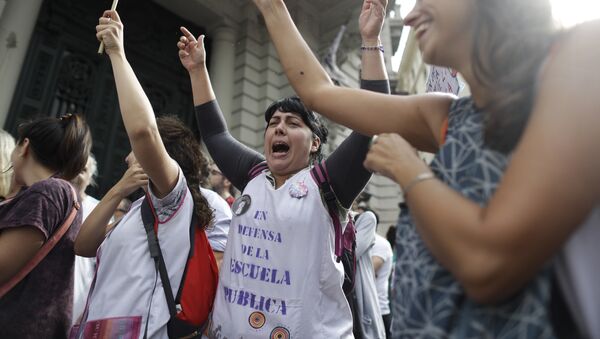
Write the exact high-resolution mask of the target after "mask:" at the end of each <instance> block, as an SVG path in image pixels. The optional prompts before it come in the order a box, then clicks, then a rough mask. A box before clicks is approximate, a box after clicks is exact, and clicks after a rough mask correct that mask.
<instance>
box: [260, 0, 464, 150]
mask: <svg viewBox="0 0 600 339" xmlns="http://www.w3.org/2000/svg"><path fill="white" fill-rule="evenodd" d="M373 1H374V0H373ZM378 1H380V0H378ZM365 2H372V1H371V0H365ZM254 3H255V4H256V6H257V7H258V9H259V10H260V11H261V13H262V14H263V16H264V18H265V23H266V25H267V29H268V30H269V34H270V35H271V39H272V41H273V43H274V45H275V47H276V49H277V53H278V54H279V59H280V62H281V64H282V66H283V69H284V71H285V74H286V75H287V77H288V79H289V81H290V83H291V85H292V86H293V87H294V90H295V91H296V93H297V94H298V95H299V96H300V98H301V99H302V101H303V102H304V103H305V104H306V105H307V106H308V107H310V108H311V109H313V110H315V111H317V112H319V113H321V114H323V115H324V116H326V117H328V118H329V119H331V120H333V121H335V122H337V123H340V124H342V125H345V126H347V127H349V128H351V129H353V130H355V131H358V132H361V133H362V134H365V135H373V134H378V133H384V132H388V133H399V134H400V135H402V136H403V137H405V138H406V139H407V140H408V141H409V142H410V143H411V144H412V145H414V146H415V147H417V148H419V149H421V150H424V151H435V150H437V148H438V146H439V144H440V138H441V135H440V130H441V126H442V124H443V121H444V119H445V118H446V116H447V114H448V109H449V107H450V104H451V102H452V100H453V97H452V96H449V95H443V94H426V95H418V96H390V95H385V94H377V93H372V92H368V91H361V90H356V89H349V88H341V87H336V86H334V85H333V83H332V82H331V80H330V79H329V76H328V75H327V73H326V72H325V70H324V69H323V68H322V67H321V65H320V63H319V62H318V60H317V59H316V57H315V56H314V54H313V53H312V51H311V50H310V47H309V46H308V45H307V44H306V42H305V41H304V39H303V38H302V36H301V35H300V33H299V32H298V30H297V28H296V26H295V25H294V22H293V21H292V18H291V17H290V15H289V13H288V11H287V8H286V6H285V4H284V2H283V0H254Z"/></svg>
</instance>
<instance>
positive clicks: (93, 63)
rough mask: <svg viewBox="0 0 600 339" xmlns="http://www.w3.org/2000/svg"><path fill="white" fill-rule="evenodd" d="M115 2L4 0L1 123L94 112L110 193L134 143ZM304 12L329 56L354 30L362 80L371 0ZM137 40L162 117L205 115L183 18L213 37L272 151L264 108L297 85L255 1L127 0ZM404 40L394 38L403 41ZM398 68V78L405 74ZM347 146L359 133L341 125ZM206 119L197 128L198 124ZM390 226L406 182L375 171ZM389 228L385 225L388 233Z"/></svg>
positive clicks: (230, 109)
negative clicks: (120, 69) (110, 47)
mask: <svg viewBox="0 0 600 339" xmlns="http://www.w3.org/2000/svg"><path fill="white" fill-rule="evenodd" d="M110 4H111V1H110V0H102V1H100V0H99V1H93V2H89V1H76V0H0V88H2V91H0V123H2V126H3V128H4V129H6V130H8V131H10V132H11V133H13V135H14V133H15V131H16V128H17V126H18V124H19V123H20V121H23V120H26V119H29V118H32V117H35V116H43V115H46V116H47V115H53V116H58V115H60V114H63V113H68V112H72V113H81V114H83V115H84V116H85V117H86V119H87V120H88V122H89V123H90V126H91V128H92V133H93V136H94V147H93V153H94V154H95V155H96V158H97V159H98V163H99V166H98V169H99V173H100V176H99V178H98V180H97V181H98V183H99V186H98V187H97V188H95V189H93V190H92V191H91V192H90V193H91V194H92V195H95V196H97V197H100V196H101V195H102V194H103V193H104V192H106V190H107V189H108V188H110V187H111V186H112V185H113V184H114V183H115V182H116V180H117V179H118V178H120V176H121V174H122V173H123V171H124V169H125V166H126V165H125V162H124V158H125V155H126V154H127V153H128V152H129V150H130V147H129V144H128V140H127V136H126V134H125V131H124V129H123V126H122V122H121V121H120V120H121V119H120V116H119V114H120V113H119V110H118V102H117V98H116V92H115V90H114V84H113V78H112V72H111V69H110V63H109V62H108V60H107V58H106V56H103V55H97V54H96V50H97V47H98V42H97V41H96V39H95V25H96V23H97V19H98V17H99V16H100V15H101V13H102V11H103V10H104V9H106V8H109V7H110ZM286 4H287V5H288V7H289V9H290V12H291V14H292V17H293V18H294V21H295V22H296V24H297V26H298V28H299V30H300V32H301V33H302V35H303V36H304V37H305V39H306V40H307V42H308V43H309V45H310V46H311V48H312V49H313V51H315V53H316V54H317V56H318V57H319V58H320V59H321V60H324V58H325V57H326V56H327V53H328V52H329V51H330V50H331V46H332V44H333V43H334V40H335V38H336V36H338V34H339V33H340V31H341V30H342V27H343V26H344V27H345V30H344V31H343V36H342V37H341V40H340V43H339V48H338V49H337V53H336V56H337V66H338V67H339V68H338V69H339V71H340V72H341V74H342V76H343V78H344V80H345V84H346V85H348V86H351V87H358V85H359V68H360V48H359V47H360V35H359V33H358V24H357V20H358V13H359V11H360V6H361V4H362V1H360V0H306V1H300V0H296V1H287V2H286ZM118 10H119V12H120V14H121V17H122V19H123V22H124V24H125V38H126V41H125V46H126V51H127V55H128V58H129V59H130V61H131V63H132V65H133V67H134V70H135V71H136V74H137V75H138V77H139V78H140V81H141V83H142V85H143V86H144V89H145V90H146V92H147V94H148V96H149V97H150V99H151V102H152V105H153V107H154V109H155V111H156V113H157V115H162V114H176V115H179V116H180V117H181V118H182V119H183V120H184V121H185V122H187V123H188V124H189V125H190V126H194V123H193V104H192V101H191V88H190V85H189V80H188V78H187V74H186V73H185V70H184V69H183V68H182V67H181V65H180V64H179V61H178V58H177V48H176V42H177V39H178V37H179V35H180V33H179V29H178V28H179V26H181V25H186V26H189V27H190V29H191V30H192V32H194V33H195V34H206V47H207V53H208V64H209V72H210V75H211V79H212V82H213V86H214V89H215V93H216V95H217V98H218V100H219V103H220V105H221V107H222V109H223V112H224V114H225V118H226V121H227V123H228V125H229V128H230V130H231V132H232V134H233V136H234V137H236V138H238V139H239V140H240V141H242V142H243V143H245V144H246V145H248V146H250V147H252V148H254V149H256V150H258V151H260V152H262V144H263V133H264V127H265V122H264V118H263V111H264V109H265V108H266V107H267V106H268V105H269V104H270V103H271V102H272V101H274V100H276V99H279V98H281V97H285V96H289V95H292V94H293V90H292V88H291V86H290V85H289V84H288V82H287V79H286V77H285V74H284V73H283V71H282V68H281V65H280V64H279V61H278V57H277V54H276V51H275V48H274V47H273V45H272V44H271V42H270V39H269V36H268V34H267V31H266V29H265V27H264V23H263V22H262V17H261V16H260V14H259V13H258V11H257V10H256V9H255V8H254V5H253V4H252V2H251V1H248V0H155V1H147V0H122V1H120V3H119V7H118ZM398 29H401V25H399V24H398V20H395V21H394V20H391V22H388V24H386V26H385V28H384V32H383V36H382V38H383V44H384V46H385V48H386V62H387V65H388V69H391V63H390V56H391V54H392V53H391V51H392V50H393V49H394V47H395V46H397V37H399V32H398ZM393 40H394V41H393ZM394 78H395V76H394V77H393V78H392V79H394ZM329 127H330V130H331V134H330V135H331V141H330V143H329V146H328V148H326V149H325V152H326V153H327V152H329V151H330V150H331V149H333V148H334V147H335V146H337V145H338V144H339V143H340V142H341V141H342V140H343V139H344V138H345V137H346V136H347V135H348V134H349V131H348V130H347V129H346V128H343V127H341V126H339V125H336V124H333V123H329ZM194 128H195V127H194ZM367 191H369V193H371V194H372V196H373V198H372V200H371V205H372V206H373V207H374V208H375V210H376V211H377V212H378V213H379V214H380V217H381V225H382V226H383V228H385V227H387V225H389V224H392V223H395V220H396V218H397V213H398V207H397V204H398V201H399V194H398V193H399V191H398V188H397V185H395V184H393V183H392V182H391V181H389V180H387V179H385V178H380V177H374V178H373V179H372V181H371V182H370V184H369V186H368V187H367ZM380 232H384V230H380Z"/></svg>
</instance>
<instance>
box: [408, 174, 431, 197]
mask: <svg viewBox="0 0 600 339" xmlns="http://www.w3.org/2000/svg"><path fill="white" fill-rule="evenodd" d="M429 179H435V176H434V175H433V173H431V172H424V173H421V174H419V175H417V176H416V177H415V178H414V179H413V180H411V181H410V182H409V183H408V184H406V187H405V188H404V189H403V190H402V192H403V193H404V197H405V198H406V196H407V195H408V192H409V191H410V189H411V188H413V187H415V185H416V184H418V183H420V182H422V181H425V180H429Z"/></svg>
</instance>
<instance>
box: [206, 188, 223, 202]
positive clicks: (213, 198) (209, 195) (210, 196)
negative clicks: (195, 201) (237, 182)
mask: <svg viewBox="0 0 600 339" xmlns="http://www.w3.org/2000/svg"><path fill="white" fill-rule="evenodd" d="M200 193H202V195H203V196H204V198H206V201H208V203H209V204H212V203H213V202H217V201H219V200H223V201H225V200H224V199H223V198H221V196H220V195H219V193H217V192H215V191H213V190H211V189H208V188H204V187H200Z"/></svg>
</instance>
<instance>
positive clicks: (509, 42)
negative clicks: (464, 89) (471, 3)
mask: <svg viewBox="0 0 600 339" xmlns="http://www.w3.org/2000/svg"><path fill="white" fill-rule="evenodd" d="M475 6H476V9H475V13H474V15H473V17H474V26H475V29H474V35H473V39H474V42H473V50H472V52H471V53H472V59H473V73H474V76H475V77H476V79H477V80H478V81H479V82H480V83H481V84H483V86H485V89H486V90H487V93H490V96H491V97H490V98H489V101H488V103H487V104H486V106H485V107H482V109H484V111H485V112H486V113H487V115H486V118H485V143H486V145H487V146H489V147H491V148H493V149H495V150H498V151H500V152H503V153H509V152H510V151H512V150H513V149H514V147H515V146H516V145H517V143H518V141H519V139H520V137H521V134H522V133H523V130H524V128H525V125H526V124H527V121H528V119H529V115H530V113H531V110H532V107H533V101H534V99H535V90H536V81H537V80H538V79H537V75H538V73H539V70H540V67H541V65H542V64H543V61H544V60H545V58H546V57H547V55H548V51H549V48H550V46H551V45H552V43H553V41H554V38H555V36H556V34H555V33H556V29H555V26H554V21H553V17H552V8H551V5H550V2H549V1H548V0H526V1H524V0H482V1H478V2H477V4H476V5H475Z"/></svg>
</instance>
